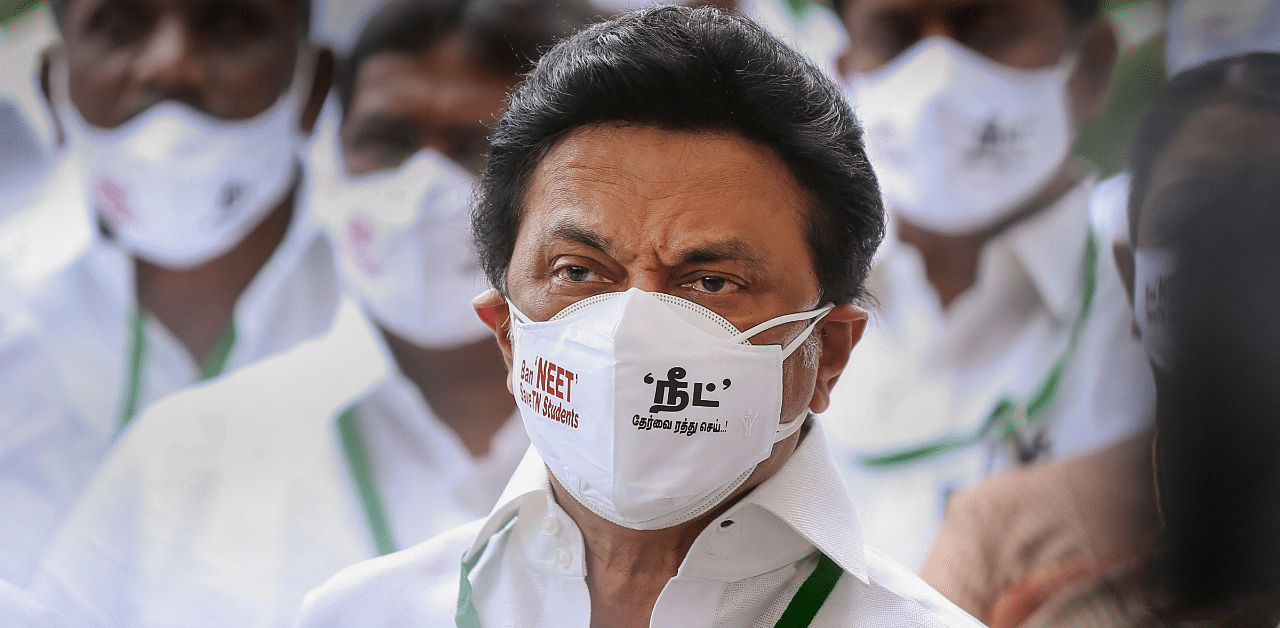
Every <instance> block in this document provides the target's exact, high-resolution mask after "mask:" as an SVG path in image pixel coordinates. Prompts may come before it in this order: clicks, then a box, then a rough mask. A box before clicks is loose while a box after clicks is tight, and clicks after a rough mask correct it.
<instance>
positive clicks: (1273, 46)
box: [1164, 0, 1280, 76]
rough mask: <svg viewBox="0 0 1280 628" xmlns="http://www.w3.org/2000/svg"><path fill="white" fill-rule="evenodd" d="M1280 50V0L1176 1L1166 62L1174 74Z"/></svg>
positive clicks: (1170, 16) (1170, 18) (1167, 37)
mask: <svg viewBox="0 0 1280 628" xmlns="http://www.w3.org/2000/svg"><path fill="white" fill-rule="evenodd" d="M1246 52H1280V0H1174V2H1173V4H1172V6H1170V8H1169V27H1168V32H1167V35H1166V38H1165V53H1164V54H1165V63H1166V64H1167V65H1168V71H1169V75H1170V76H1172V75H1174V74H1177V73H1179V72H1181V71H1183V70H1186V69H1188V68H1191V67H1194V66H1197V65H1200V64H1202V63H1207V62H1209V61H1212V60H1214V59H1220V58H1222V57H1229V56H1231V55H1236V54H1242V53H1246Z"/></svg>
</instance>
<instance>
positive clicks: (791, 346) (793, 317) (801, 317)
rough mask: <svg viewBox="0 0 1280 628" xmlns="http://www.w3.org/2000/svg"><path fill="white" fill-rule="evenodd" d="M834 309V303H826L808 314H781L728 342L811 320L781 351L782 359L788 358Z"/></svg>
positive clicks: (739, 340)
mask: <svg viewBox="0 0 1280 628" xmlns="http://www.w3.org/2000/svg"><path fill="white" fill-rule="evenodd" d="M835 307H836V306H835V304H834V303H828V304H827V305H824V306H822V307H820V308H818V309H816V310H809V311H808V312H796V313H795V314H783V315H782V316H779V317H777V318H771V319H769V320H767V321H765V322H763V323H760V324H759V325H756V326H755V327H752V328H751V329H748V330H746V331H744V332H740V333H738V334H737V335H735V336H733V337H732V338H730V340H732V341H733V342H742V341H744V340H746V339H748V338H751V337H753V336H755V335H756V334H759V333H760V332H762V331H765V330H767V329H773V328H774V327H777V326H778V325H785V324H787V323H794V322H796V321H807V320H810V319H812V321H813V322H811V323H809V326H808V327H806V328H805V330H804V332H803V333H801V334H800V335H799V336H796V337H795V340H792V341H791V342H790V343H788V344H787V346H786V347H784V348H783V349H782V356H783V357H784V358H785V357H790V356H791V354H792V353H793V352H795V350H796V348H797V347H799V346H800V344H801V343H803V342H804V340H805V338H808V337H809V334H811V333H813V329H814V328H815V327H817V326H818V323H820V322H822V317H823V316H826V314H827V312H830V311H831V310H832V309H834V308H835Z"/></svg>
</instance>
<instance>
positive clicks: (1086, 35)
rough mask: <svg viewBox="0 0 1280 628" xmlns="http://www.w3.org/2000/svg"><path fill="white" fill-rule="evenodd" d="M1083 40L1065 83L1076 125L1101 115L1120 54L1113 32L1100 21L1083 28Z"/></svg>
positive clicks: (1108, 25) (1100, 19)
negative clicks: (1072, 69)
mask: <svg viewBox="0 0 1280 628" xmlns="http://www.w3.org/2000/svg"><path fill="white" fill-rule="evenodd" d="M1082 36H1083V39H1082V40H1081V42H1080V51H1079V55H1080V56H1079V58H1078V59H1077V60H1076V69H1075V71H1074V72H1072V73H1071V78H1070V79H1069V80H1068V82H1067V89H1068V91H1069V93H1070V94H1071V104H1072V108H1073V109H1074V112H1075V116H1076V124H1077V125H1079V124H1081V123H1083V122H1084V121H1085V120H1088V119H1089V118H1091V117H1093V116H1095V115H1097V114H1098V112H1100V111H1102V107H1103V105H1105V104H1106V102H1107V91H1108V88H1109V87H1110V86H1111V74H1112V72H1113V71H1114V70H1115V67H1116V58H1117V57H1118V55H1119V50H1120V45H1119V43H1118V42H1117V41H1116V32H1115V29H1113V28H1112V27H1111V23H1110V22H1108V21H1107V20H1105V19H1103V18H1100V17H1099V18H1095V19H1094V20H1093V21H1092V22H1090V23H1089V24H1088V25H1086V26H1085V27H1084V30H1083V32H1082Z"/></svg>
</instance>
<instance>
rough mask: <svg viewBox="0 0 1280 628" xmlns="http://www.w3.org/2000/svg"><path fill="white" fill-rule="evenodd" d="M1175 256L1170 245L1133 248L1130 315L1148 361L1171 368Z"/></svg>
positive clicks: (1173, 342) (1164, 367) (1164, 368)
mask: <svg viewBox="0 0 1280 628" xmlns="http://www.w3.org/2000/svg"><path fill="white" fill-rule="evenodd" d="M1176 269H1177V255H1176V253H1175V251H1174V249H1173V248H1172V247H1155V248H1138V249H1134V251H1133V314H1134V317H1135V319H1136V321H1137V323H1138V332H1139V333H1140V334H1141V335H1142V344H1143V346H1145V347H1146V349H1147V357H1148V358H1150V359H1151V363H1152V364H1154V365H1155V366H1157V367H1159V368H1160V369H1162V370H1164V371H1170V370H1172V369H1173V359H1174V345H1175V341H1174V314H1175V313H1174V312H1173V303H1174V294H1173V291H1174V286H1173V275H1174V272H1175V271H1176Z"/></svg>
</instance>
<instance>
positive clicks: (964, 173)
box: [847, 37, 1075, 235]
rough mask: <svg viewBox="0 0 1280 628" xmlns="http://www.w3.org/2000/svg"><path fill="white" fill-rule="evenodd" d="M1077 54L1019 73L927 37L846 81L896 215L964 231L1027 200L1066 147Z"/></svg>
mask: <svg viewBox="0 0 1280 628" xmlns="http://www.w3.org/2000/svg"><path fill="white" fill-rule="evenodd" d="M1074 67H1075V55H1073V54H1070V53H1068V54H1066V55H1064V57H1063V60H1062V61H1061V62H1059V63H1058V64H1057V65H1056V66H1053V67H1049V68H1043V69H1035V70H1023V69H1017V68H1011V67H1008V66H1005V65H1003V64H1000V63H997V62H995V61H992V60H990V59H988V58H986V57H984V56H982V55H981V54H979V53H977V52H974V51H973V50H970V49H969V48H967V47H965V46H963V45H961V44H959V43H957V42H955V41H954V40H951V39H948V38H945V37H928V38H925V39H923V40H921V41H920V42H918V43H917V44H915V45H914V46H912V47H911V48H910V49H908V50H907V51H906V52H904V53H902V54H901V55H899V56H898V57H897V58H896V59H894V60H893V61H891V62H890V63H888V64H886V65H885V66H884V67H881V68H879V69H877V70H875V71H874V72H870V73H867V74H863V75H858V76H855V77H854V78H853V79H852V80H851V81H850V83H849V84H848V86H847V96H848V98H849V101H850V103H851V104H852V105H853V107H854V112H855V113H856V114H857V116H858V117H859V118H860V119H861V120H862V123H863V127H864V128H865V129H866V142H867V153H868V155H869V157H870V159H871V164H872V166H873V167H874V168H875V171H876V175H877V177H879V179H880V184H881V187H882V189H883V191H884V196H885V201H886V203H887V204H888V206H889V207H890V209H892V210H893V211H894V212H896V213H898V214H899V215H901V216H902V217H903V218H904V219H906V220H907V221H908V222H910V223H912V224H914V225H917V226H919V227H921V228H924V229H927V230H929V231H934V232H937V233H942V234H948V235H961V234H968V233H974V232H978V231H981V230H983V229H985V228H988V227H991V226H994V225H995V224H997V223H999V222H1000V220H1001V219H1003V218H1005V217H1007V216H1009V215H1010V214H1011V213H1013V212H1014V211H1016V210H1017V209H1018V208H1019V207H1020V205H1022V204H1023V203H1025V202H1027V201H1028V200H1029V199H1030V198H1031V197H1032V196H1033V195H1034V194H1035V193H1036V192H1038V191H1039V190H1040V188H1041V187H1043V186H1044V185H1045V183H1046V182H1047V181H1048V180H1049V178H1050V177H1052V176H1053V174H1054V173H1055V172H1057V171H1058V169H1059V168H1060V167H1061V166H1062V163H1063V161H1064V160H1065V159H1066V157H1067V154H1068V151H1069V150H1070V149H1071V143H1072V128H1071V126H1072V125H1071V115H1070V108H1069V102H1070V101H1069V99H1068V95H1067V79H1068V77H1070V76H1071V73H1072V70H1073V68H1074Z"/></svg>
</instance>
